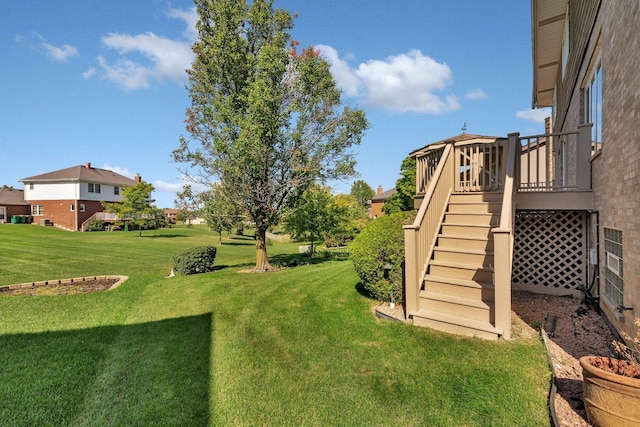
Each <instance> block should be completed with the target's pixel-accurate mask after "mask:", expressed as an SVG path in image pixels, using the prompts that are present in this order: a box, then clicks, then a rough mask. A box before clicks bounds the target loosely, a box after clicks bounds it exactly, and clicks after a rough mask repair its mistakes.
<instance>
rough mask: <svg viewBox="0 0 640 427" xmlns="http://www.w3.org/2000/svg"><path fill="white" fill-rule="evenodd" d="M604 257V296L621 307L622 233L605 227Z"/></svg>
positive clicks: (622, 291) (622, 286)
mask: <svg viewBox="0 0 640 427" xmlns="http://www.w3.org/2000/svg"><path fill="white" fill-rule="evenodd" d="M604 257H605V271H604V295H605V296H606V297H607V299H609V301H611V302H612V303H614V304H615V305H616V306H619V305H622V303H623V296H624V279H623V277H624V275H623V267H624V262H623V260H622V231H620V230H614V229H613V228H606V227H605V229H604Z"/></svg>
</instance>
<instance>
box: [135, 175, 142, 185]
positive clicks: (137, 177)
mask: <svg viewBox="0 0 640 427" xmlns="http://www.w3.org/2000/svg"><path fill="white" fill-rule="evenodd" d="M135 180H136V182H138V183H139V182H142V178H141V177H140V174H139V173H137V174H136V178H135Z"/></svg>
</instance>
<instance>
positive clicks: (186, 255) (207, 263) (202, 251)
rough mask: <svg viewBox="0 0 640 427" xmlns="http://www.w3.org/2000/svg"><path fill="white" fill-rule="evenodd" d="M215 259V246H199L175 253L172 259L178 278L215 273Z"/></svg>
mask: <svg viewBox="0 0 640 427" xmlns="http://www.w3.org/2000/svg"><path fill="white" fill-rule="evenodd" d="M215 258H216V248H215V246H197V247H194V248H189V249H182V250H180V251H177V252H175V253H174V254H173V256H172V257H171V265H172V268H173V272H174V274H176V275H178V276H187V275H189V274H197V273H207V272H209V271H213V261H214V260H215Z"/></svg>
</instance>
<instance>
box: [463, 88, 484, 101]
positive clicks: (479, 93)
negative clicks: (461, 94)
mask: <svg viewBox="0 0 640 427" xmlns="http://www.w3.org/2000/svg"><path fill="white" fill-rule="evenodd" d="M466 98H467V99H470V100H472V101H479V100H481V99H487V98H489V95H487V94H486V93H485V91H483V90H482V89H474V90H470V91H469V92H467V95H466Z"/></svg>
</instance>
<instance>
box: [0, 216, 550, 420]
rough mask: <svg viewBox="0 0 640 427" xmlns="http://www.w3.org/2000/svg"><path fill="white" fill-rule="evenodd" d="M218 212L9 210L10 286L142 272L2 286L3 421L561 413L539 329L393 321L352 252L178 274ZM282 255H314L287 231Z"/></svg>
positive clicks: (229, 256) (236, 262) (250, 252)
mask: <svg viewBox="0 0 640 427" xmlns="http://www.w3.org/2000/svg"><path fill="white" fill-rule="evenodd" d="M216 243H217V236H216V235H214V234H213V233H211V232H208V231H207V230H206V229H205V228H197V227H196V228H191V229H189V228H183V227H175V228H172V229H165V230H157V231H145V232H143V237H142V238H138V237H137V232H129V233H127V232H111V233H109V232H104V233H71V232H64V231H59V230H55V229H52V228H50V227H40V226H35V225H26V224H25V225H19V224H7V225H0V249H1V251H2V262H1V264H0V285H2V284H11V283H19V282H25V281H37V280H46V279H57V278H68V277H78V276H85V275H108V274H122V275H127V276H129V280H128V281H126V282H125V283H124V284H123V285H121V286H120V287H119V288H117V289H115V290H112V291H108V292H102V293H95V294H85V295H71V296H41V297H40V296H39V297H35V296H0V363H1V365H0V425H1V426H36V425H37V426H48V425H65V426H66V425H73V426H81V425H87V426H89V425H90V426H115V425H123V426H124V425H126V426H149V425H158V426H204V425H318V426H320V425H322V426H324V425H345V426H352V425H402V426H413V425H423V426H424V425H428V426H463V425H467V426H476V425H477V426H488V425H491V426H512V425H517V426H543V425H546V426H548V425H549V418H548V415H547V414H548V410H547V401H546V397H547V392H548V385H549V378H550V374H549V371H548V364H547V361H546V353H545V350H544V346H543V345H542V344H541V342H540V341H539V340H530V341H518V342H485V341H481V340H475V339H464V338H457V337H452V336H448V335H445V334H440V333H436V332H433V331H429V330H426V329H421V328H417V327H412V326H409V325H404V324H402V323H400V322H388V321H386V322H385V321H379V320H376V319H375V317H374V316H373V315H372V314H371V308H372V307H373V306H374V304H375V303H374V301H372V300H370V299H368V298H367V297H366V296H364V295H362V293H361V291H360V289H361V288H360V286H359V285H358V278H357V276H356V275H355V273H354V270H353V266H352V264H351V261H350V260H348V259H346V260H318V262H316V263H314V264H309V265H304V266H300V267H295V268H290V269H286V270H283V271H279V272H273V273H264V274H247V273H239V271H240V270H242V269H244V268H246V267H247V266H251V265H252V263H253V260H254V255H255V250H254V246H253V240H252V239H250V238H248V237H235V238H233V239H226V240H225V241H224V243H223V245H222V246H220V247H219V248H218V255H217V258H216V265H217V266H218V267H219V269H218V270H217V271H215V272H213V273H208V274H202V275H197V276H188V277H174V278H167V277H166V276H167V275H168V273H169V272H170V268H171V267H170V257H171V254H172V253H173V252H174V251H175V250H177V249H180V248H185V247H190V246H196V245H203V244H216ZM268 250H269V254H270V256H271V258H272V260H274V261H276V262H278V261H284V260H286V258H287V257H288V256H291V255H292V254H296V253H297V244H280V243H274V244H273V245H271V246H269V247H268Z"/></svg>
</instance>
